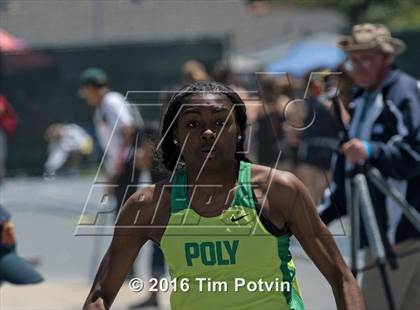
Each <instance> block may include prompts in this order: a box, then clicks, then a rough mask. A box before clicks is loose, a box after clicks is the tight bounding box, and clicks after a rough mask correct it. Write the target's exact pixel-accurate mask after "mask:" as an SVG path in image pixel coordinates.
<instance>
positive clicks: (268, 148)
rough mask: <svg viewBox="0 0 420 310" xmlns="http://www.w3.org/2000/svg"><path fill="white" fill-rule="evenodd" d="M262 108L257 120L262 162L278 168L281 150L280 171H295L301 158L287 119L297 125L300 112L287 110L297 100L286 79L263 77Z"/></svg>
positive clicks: (292, 107)
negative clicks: (298, 157)
mask: <svg viewBox="0 0 420 310" xmlns="http://www.w3.org/2000/svg"><path fill="white" fill-rule="evenodd" d="M258 82H259V84H260V97H261V100H262V108H261V109H260V110H259V113H258V118H257V120H256V127H257V133H256V139H257V141H258V147H257V149H258V163H260V164H264V165H268V166H271V167H274V165H275V161H276V159H277V156H278V155H279V152H280V151H281V156H280V163H279V165H278V168H279V169H282V170H288V171H291V170H293V169H294V166H295V163H296V156H297V145H296V144H297V142H296V137H295V133H294V131H293V130H289V128H290V127H288V126H289V125H287V124H286V122H285V120H286V119H285V118H286V117H287V118H288V121H290V122H294V120H293V118H294V117H295V116H296V115H298V114H299V113H298V111H293V110H294V109H295V107H294V106H290V108H289V109H287V112H288V113H285V110H286V104H287V102H289V101H290V100H291V98H292V97H293V90H292V87H291V85H290V83H289V81H288V80H287V78H286V77H280V78H275V77H273V76H268V75H264V76H261V77H260V78H259V81H258Z"/></svg>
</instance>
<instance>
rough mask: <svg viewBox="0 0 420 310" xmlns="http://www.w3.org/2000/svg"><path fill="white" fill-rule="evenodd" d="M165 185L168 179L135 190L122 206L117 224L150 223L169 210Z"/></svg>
mask: <svg viewBox="0 0 420 310" xmlns="http://www.w3.org/2000/svg"><path fill="white" fill-rule="evenodd" d="M166 185H168V181H167V180H164V181H161V182H158V183H156V184H152V185H149V186H145V187H143V188H141V189H139V190H138V191H136V192H135V193H134V194H133V195H132V196H131V197H130V198H128V200H127V202H126V203H125V204H124V206H123V207H122V210H121V212H120V214H119V215H118V219H117V225H118V224H122V225H134V226H135V225H152V224H153V219H155V218H157V217H161V216H162V215H164V214H165V211H169V206H170V205H169V204H170V191H169V187H168V186H166ZM167 213H168V214H169V212H167Z"/></svg>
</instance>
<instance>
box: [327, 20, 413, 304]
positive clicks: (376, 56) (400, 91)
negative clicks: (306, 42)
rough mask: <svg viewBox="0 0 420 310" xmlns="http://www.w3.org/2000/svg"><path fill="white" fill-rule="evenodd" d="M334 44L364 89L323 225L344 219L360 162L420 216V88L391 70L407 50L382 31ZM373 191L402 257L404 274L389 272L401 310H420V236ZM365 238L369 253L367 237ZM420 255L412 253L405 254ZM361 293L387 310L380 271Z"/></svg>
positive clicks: (365, 280)
mask: <svg viewBox="0 0 420 310" xmlns="http://www.w3.org/2000/svg"><path fill="white" fill-rule="evenodd" d="M337 45H338V46H339V47H340V48H342V49H343V50H344V51H345V52H346V53H347V54H348V58H349V60H348V62H347V63H346V69H347V70H348V71H349V75H350V77H351V78H352V80H353V81H354V83H355V84H356V85H357V86H358V87H359V88H360V90H359V92H358V93H357V94H356V95H355V98H354V99H353V101H352V102H351V104H350V109H351V110H350V113H351V121H350V124H349V128H348V133H349V137H350V140H349V141H348V142H346V143H344V144H343V145H342V147H341V149H340V152H339V154H337V155H336V156H335V159H334V160H333V163H334V180H333V183H332V184H331V186H330V189H329V191H327V193H326V195H325V197H324V204H323V205H322V207H321V209H320V212H321V218H322V219H323V220H324V222H325V223H327V224H328V223H330V222H331V221H332V220H334V219H336V218H337V217H339V216H341V215H343V214H345V213H346V207H345V206H346V201H345V199H346V196H345V189H344V176H345V172H346V171H349V170H352V168H353V167H354V165H355V164H363V163H368V164H369V165H371V166H373V167H376V168H377V169H378V170H379V171H380V172H381V173H382V175H383V176H384V177H385V178H386V179H387V182H388V183H389V186H392V187H393V188H396V189H397V190H399V191H400V193H401V194H402V195H404V196H405V198H406V200H407V201H408V202H409V203H410V204H411V205H412V206H414V207H415V208H416V209H417V210H418V211H420V192H419V188H420V90H419V86H420V83H419V82H418V81H417V80H416V79H414V78H413V77H411V76H409V75H407V74H406V73H404V72H402V71H401V70H399V69H397V68H396V67H395V66H394V64H393V61H394V58H395V56H397V55H399V54H401V53H402V52H403V51H404V50H405V44H404V42H402V41H401V40H399V39H397V38H393V37H392V36H391V33H390V31H389V30H388V29H387V28H386V27H385V26H383V25H377V24H376V25H374V24H361V25H356V26H354V27H353V30H352V35H351V36H345V37H342V38H340V39H339V40H338V42H337ZM368 183H369V182H368ZM368 185H369V191H370V195H371V199H372V202H373V205H374V208H375V213H376V217H377V220H378V224H379V225H380V226H382V227H383V228H384V231H385V232H386V234H387V238H388V240H389V242H390V244H391V245H392V246H393V249H394V251H395V253H396V255H397V257H398V264H399V268H398V269H397V270H393V271H391V270H389V269H388V274H389V276H390V282H391V283H390V284H391V288H392V293H393V296H394V299H395V304H396V308H397V309H420V285H419V283H420V252H419V250H418V249H419V247H420V232H418V231H417V230H416V228H414V226H413V225H411V223H410V222H409V221H408V220H407V218H406V217H405V216H404V215H403V214H402V211H401V209H400V207H399V206H397V205H396V204H395V203H394V202H393V201H392V200H391V199H390V198H388V197H385V196H384V195H383V194H382V193H381V192H379V191H378V190H377V189H376V188H375V187H374V186H373V185H372V184H371V183H369V184H368ZM332 202H334V203H332ZM337 209H339V211H340V212H337V211H338V210H337ZM361 237H362V240H361V243H362V246H364V247H366V246H367V243H366V235H365V233H364V232H363V231H362V235H361ZM416 248H417V251H413V252H414V254H411V255H406V256H402V255H401V254H402V253H406V252H408V251H410V250H412V249H416ZM370 256H371V255H370V251H367V256H366V258H365V263H366V264H370V263H372V259H371V257H370ZM362 290H363V294H364V297H365V301H366V306H367V309H374V310H376V309H387V307H388V306H387V302H386V298H385V294H384V291H383V286H382V283H381V279H380V275H379V271H378V270H377V268H374V269H370V270H368V271H366V272H364V274H363V276H362Z"/></svg>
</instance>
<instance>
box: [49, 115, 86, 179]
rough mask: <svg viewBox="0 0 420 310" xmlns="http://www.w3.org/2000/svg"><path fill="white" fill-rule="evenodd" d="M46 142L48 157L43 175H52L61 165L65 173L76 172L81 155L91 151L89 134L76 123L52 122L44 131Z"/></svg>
mask: <svg viewBox="0 0 420 310" xmlns="http://www.w3.org/2000/svg"><path fill="white" fill-rule="evenodd" d="M45 140H47V142H48V158H47V161H46V162H45V165H44V173H45V175H47V176H48V175H53V174H55V173H56V171H57V170H59V169H61V168H62V167H63V166H67V167H66V170H67V172H66V173H65V174H78V171H79V164H80V159H81V156H87V155H89V154H91V153H92V149H93V142H92V138H91V137H90V135H89V134H88V133H87V132H86V131H85V130H84V129H83V128H82V127H80V126H78V125H76V124H58V123H57V124H52V125H50V126H49V127H48V128H47V130H46V132H45Z"/></svg>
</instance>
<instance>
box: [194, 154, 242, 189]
mask: <svg viewBox="0 0 420 310" xmlns="http://www.w3.org/2000/svg"><path fill="white" fill-rule="evenodd" d="M238 167H239V162H238V161H236V160H233V161H232V162H229V163H226V164H224V165H222V166H221V167H220V169H217V170H216V169H215V170H213V169H212V170H207V169H205V168H204V169H201V167H193V166H189V165H188V164H186V172H187V176H188V184H189V185H194V184H197V185H204V184H209V185H210V184H212V185H215V184H220V185H225V184H231V183H235V182H236V179H237V177H238Z"/></svg>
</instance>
